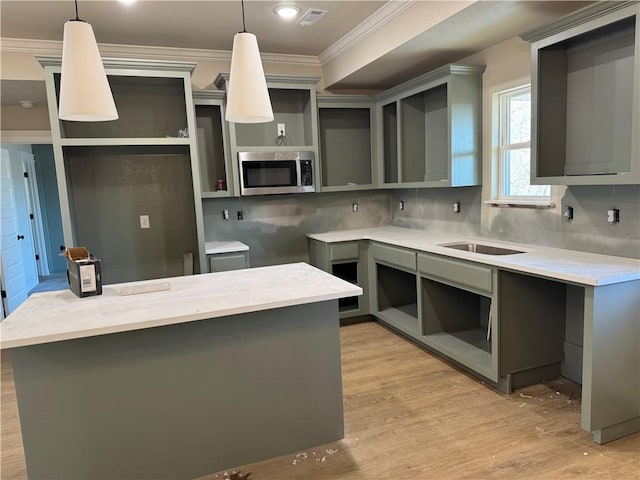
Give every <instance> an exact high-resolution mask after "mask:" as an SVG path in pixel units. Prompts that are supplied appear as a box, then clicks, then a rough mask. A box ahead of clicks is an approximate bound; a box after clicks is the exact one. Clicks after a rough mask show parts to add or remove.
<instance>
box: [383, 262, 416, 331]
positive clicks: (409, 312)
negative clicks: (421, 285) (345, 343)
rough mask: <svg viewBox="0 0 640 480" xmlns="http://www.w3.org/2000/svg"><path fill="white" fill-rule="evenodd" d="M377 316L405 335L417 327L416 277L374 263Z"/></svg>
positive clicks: (412, 274)
mask: <svg viewBox="0 0 640 480" xmlns="http://www.w3.org/2000/svg"><path fill="white" fill-rule="evenodd" d="M376 276H377V279H378V284H377V288H378V290H377V299H378V305H377V315H378V316H379V317H380V318H382V319H384V320H386V321H387V322H388V323H389V324H390V325H392V326H394V327H396V328H398V329H400V330H402V331H403V332H406V333H411V334H415V332H416V331H417V327H418V300H417V290H416V275H415V274H414V273H410V272H405V271H404V270H399V269H397V268H393V267H390V266H387V265H383V264H380V263H376Z"/></svg>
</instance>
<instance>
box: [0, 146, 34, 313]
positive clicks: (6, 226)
mask: <svg viewBox="0 0 640 480" xmlns="http://www.w3.org/2000/svg"><path fill="white" fill-rule="evenodd" d="M0 223H1V225H2V234H1V238H0V240H1V241H0V244H1V247H0V249H1V252H0V253H1V255H2V261H1V262H0V263H1V264H2V290H4V291H5V292H6V295H7V296H6V298H4V299H3V306H4V313H5V314H6V315H8V314H9V313H11V312H12V311H13V310H14V309H15V308H16V307H17V306H18V305H20V304H21V303H22V302H23V301H24V300H25V299H26V298H27V292H28V291H27V285H26V281H25V270H24V261H23V257H22V249H21V246H20V242H21V241H23V240H24V239H21V238H20V237H21V236H23V235H22V234H20V232H19V229H18V208H17V205H16V195H15V191H14V185H13V177H12V175H11V159H10V155H9V150H7V149H6V148H0Z"/></svg>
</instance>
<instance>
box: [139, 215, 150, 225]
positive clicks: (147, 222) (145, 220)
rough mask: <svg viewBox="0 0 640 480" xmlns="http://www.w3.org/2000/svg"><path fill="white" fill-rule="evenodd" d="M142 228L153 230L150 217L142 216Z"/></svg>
mask: <svg viewBox="0 0 640 480" xmlns="http://www.w3.org/2000/svg"><path fill="white" fill-rule="evenodd" d="M140 228H151V225H150V224H149V215H140Z"/></svg>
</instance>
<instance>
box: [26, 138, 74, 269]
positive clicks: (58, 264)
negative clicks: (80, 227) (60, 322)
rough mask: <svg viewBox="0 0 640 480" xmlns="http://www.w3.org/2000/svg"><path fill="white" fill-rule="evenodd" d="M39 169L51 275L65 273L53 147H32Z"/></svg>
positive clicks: (39, 187)
mask: <svg viewBox="0 0 640 480" xmlns="http://www.w3.org/2000/svg"><path fill="white" fill-rule="evenodd" d="M31 150H32V152H33V154H34V155H35V160H36V168H37V169H38V170H37V172H38V196H39V199H40V209H41V210H42V216H43V218H42V223H43V226H44V235H45V243H46V248H47V264H48V266H49V273H52V274H53V273H63V272H65V271H66V270H67V263H66V260H65V259H64V257H61V256H60V255H59V254H60V246H61V245H64V234H63V232H62V215H61V213H60V200H59V197H58V184H57V181H56V165H55V160H54V157H53V147H52V146H51V145H31Z"/></svg>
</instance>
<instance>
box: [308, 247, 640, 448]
mask: <svg viewBox="0 0 640 480" xmlns="http://www.w3.org/2000/svg"><path fill="white" fill-rule="evenodd" d="M367 244H368V257H367V256H366V254H365V253H364V250H363V248H365V247H366V245H367ZM355 245H358V258H359V260H360V262H361V263H366V264H367V265H368V275H369V281H368V285H367V284H366V283H361V284H360V286H362V287H363V290H364V293H365V297H363V298H366V295H367V294H368V295H369V297H368V298H369V308H370V313H371V315H373V316H374V317H375V318H376V319H377V320H379V321H380V322H382V323H384V324H385V325H387V326H389V327H391V328H392V329H394V330H396V331H398V332H399V333H401V334H402V335H404V336H406V337H407V338H409V339H411V340H412V341H413V342H415V343H417V344H418V345H421V346H422V347H424V348H425V349H426V350H428V351H431V352H433V353H435V354H437V355H439V356H441V357H443V358H445V359H446V360H448V361H450V362H451V363H453V364H454V365H456V366H458V367H460V368H462V369H464V370H466V371H468V372H470V373H472V374H474V375H476V376H478V377H480V378H482V379H483V380H484V381H486V382H487V383H489V384H491V385H493V386H494V387H496V388H498V389H500V390H502V391H504V392H507V393H510V392H511V391H512V390H513V389H515V388H520V387H524V386H526V385H531V384H535V383H539V382H541V381H543V380H549V379H553V378H557V377H559V376H560V375H562V376H565V377H567V378H569V379H571V380H573V381H576V382H579V383H582V411H581V415H582V418H581V426H582V428H583V429H584V430H587V431H589V432H592V433H593V439H594V441H595V442H597V443H606V442H609V441H612V440H615V439H616V438H620V437H623V436H625V435H630V434H632V433H635V432H638V431H640V353H639V352H640V350H639V348H638V338H640V321H639V320H640V318H639V317H638V312H640V280H632V281H627V282H623V283H615V284H611V285H600V286H591V285H583V284H572V283H568V282H565V281H560V280H556V279H552V278H545V277H540V276H536V275H532V274H526V273H521V272H517V271H509V270H503V269H501V268H499V267H495V266H492V265H487V264H483V263H481V262H480V261H478V262H474V261H467V260H463V259H458V258H452V257H448V256H445V255H439V254H435V253H427V252H423V251H416V250H413V249H411V248H405V247H401V246H397V245H389V244H385V243H382V242H379V241H374V240H371V241H364V240H361V241H351V242H334V243H325V242H321V241H317V240H310V243H309V246H310V258H312V259H315V260H316V261H319V262H321V264H322V265H324V266H325V267H324V268H325V269H327V271H329V270H328V269H329V268H330V265H331V261H330V260H329V259H330V258H333V259H334V260H336V257H335V255H336V253H333V254H330V253H329V252H330V251H334V252H346V251H348V250H349V249H353V248H355V247H354V246H355ZM331 255H334V257H331ZM346 256H355V252H352V254H351V255H349V254H346ZM367 290H368V292H367Z"/></svg>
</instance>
